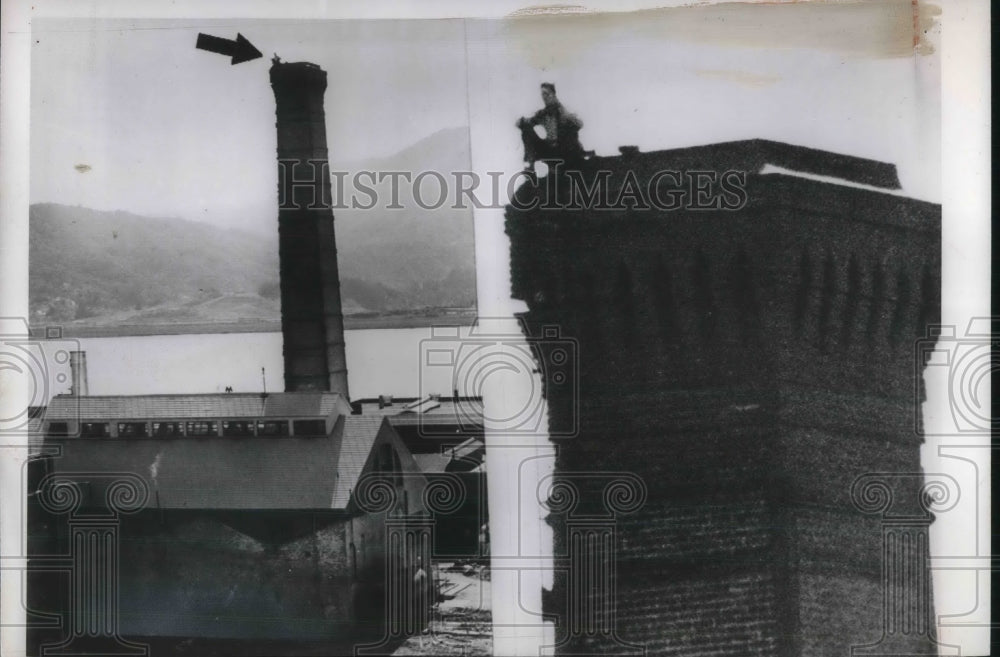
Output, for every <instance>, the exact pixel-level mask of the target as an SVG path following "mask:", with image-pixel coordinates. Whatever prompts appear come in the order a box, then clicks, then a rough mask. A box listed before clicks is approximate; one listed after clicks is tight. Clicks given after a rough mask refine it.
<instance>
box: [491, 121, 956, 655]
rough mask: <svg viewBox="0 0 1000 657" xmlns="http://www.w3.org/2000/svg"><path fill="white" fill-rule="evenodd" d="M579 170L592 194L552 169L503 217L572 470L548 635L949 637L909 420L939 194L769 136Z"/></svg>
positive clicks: (906, 646) (725, 650)
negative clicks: (575, 359)
mask: <svg viewBox="0 0 1000 657" xmlns="http://www.w3.org/2000/svg"><path fill="white" fill-rule="evenodd" d="M768 164H772V165H774V166H775V167H780V168H781V169H782V170H783V171H784V173H780V172H779V173H777V174H768V173H765V170H766V165H768ZM580 169H581V171H580V173H581V175H582V180H583V184H584V185H586V186H587V187H588V188H590V187H592V188H596V189H597V190H598V191H596V192H595V193H594V195H593V197H592V198H591V199H590V200H589V201H588V202H587V203H584V202H583V201H582V200H579V196H578V200H577V201H576V202H575V203H572V202H569V199H570V198H572V197H571V196H570V192H569V191H568V187H569V185H568V181H567V180H565V179H563V180H561V181H560V179H559V178H558V176H556V175H554V174H552V173H550V174H549V175H548V176H546V177H545V178H540V179H539V180H538V181H537V182H538V184H537V185H534V184H530V183H525V184H524V185H523V186H522V187H521V188H520V189H519V190H518V191H517V194H516V196H515V197H514V198H512V200H511V201H512V204H511V206H509V207H508V208H507V226H506V228H507V234H508V235H509V236H510V240H511V281H512V288H513V290H512V291H513V296H514V297H516V298H519V299H523V300H524V301H525V302H526V303H527V305H528V309H529V310H528V312H527V313H526V314H525V315H524V319H525V328H526V331H528V332H529V335H530V336H531V337H532V338H535V345H536V346H537V347H538V352H537V355H538V358H539V360H540V364H541V365H543V367H540V370H541V371H542V376H543V382H544V385H545V388H544V392H545V396H546V400H547V402H548V407H549V408H548V418H549V427H550V435H551V436H552V441H553V442H554V443H555V444H556V445H557V446H558V451H557V452H556V457H555V468H554V469H555V472H554V478H555V480H556V481H560V480H562V481H563V482H564V483H563V484H562V486H563V487H562V488H559V489H557V488H556V487H553V489H552V490H553V491H557V490H558V494H557V493H556V492H553V494H552V496H551V497H550V500H549V502H550V509H551V512H552V513H551V515H550V516H549V519H548V520H549V523H550V524H551V525H552V526H553V534H554V540H555V545H554V554H555V555H556V557H557V558H558V559H561V560H562V563H564V564H566V568H563V569H560V570H557V572H556V574H555V576H554V578H553V587H552V589H551V591H550V592H548V593H547V594H546V595H544V596H543V610H544V611H545V612H546V613H551V614H553V615H554V617H555V618H556V619H558V620H557V621H556V645H555V653H556V654H574V655H582V654H601V655H604V654H639V653H641V652H642V651H643V650H645V654H647V655H684V656H690V655H713V656H716V657H719V656H723V655H731V656H733V657H746V656H748V655H757V656H761V657H763V656H765V655H766V656H772V655H783V656H791V655H852V654H856V655H861V654H867V655H871V654H879V655H889V654H892V655H902V654H906V655H916V654H937V650H938V647H939V646H938V644H937V641H936V637H935V632H934V624H933V617H934V616H933V608H932V603H933V600H932V596H931V582H930V572H929V570H928V568H927V563H928V562H927V545H928V543H927V539H928V527H929V525H930V523H931V521H932V520H933V513H932V511H933V508H932V505H928V504H927V500H928V499H929V498H926V497H923V495H924V494H925V490H924V475H923V474H922V473H921V464H920V449H921V443H922V442H923V441H922V437H921V436H920V435H919V434H918V433H917V432H916V431H915V428H916V427H915V426H914V422H915V418H919V417H920V413H919V411H920V403H921V401H922V391H920V390H919V389H918V386H919V385H920V384H921V381H922V379H921V376H920V373H921V368H922V366H923V363H921V362H918V361H916V360H915V344H916V342H917V340H918V339H920V338H923V337H925V336H926V335H927V333H926V331H927V327H928V325H931V324H934V323H936V322H937V321H938V317H939V308H940V303H941V298H940V284H941V207H940V206H939V205H934V204H931V203H925V202H923V201H918V200H914V199H910V198H905V197H903V196H900V195H898V194H889V193H882V192H879V191H875V190H874V189H872V188H873V187H875V186H878V187H881V188H882V189H884V190H886V191H889V190H894V189H898V188H899V181H898V178H897V175H896V171H895V167H894V166H893V165H891V164H887V163H882V162H873V161H870V160H862V159H859V158H853V157H849V156H846V155H840V154H836V153H826V152H821V151H815V150H811V149H806V148H800V147H794V146H790V145H787V144H779V143H775V142H765V141H758V140H753V141H746V142H732V143H727V144H715V145H710V146H701V147H694V148H688V149H679V150H674V151H661V152H654V153H641V152H630V151H627V152H626V154H625V155H624V156H615V157H595V158H591V159H590V160H587V161H586V162H584V163H583V164H582V165H581V166H580ZM608 172H610V175H607V174H608ZM663 172H667V173H668V174H670V175H667V176H664V175H663ZM673 172H680V174H679V175H675V174H674V173H673ZM732 172H742V173H740V174H739V175H737V176H736V177H734V178H732V179H727V178H726V177H725V176H726V175H729V174H731V173H732ZM800 172H802V173H810V174H819V175H824V176H828V177H830V178H839V179H841V180H845V181H850V182H851V183H855V182H856V183H862V184H864V185H867V186H868V188H862V187H861V186H860V185H854V186H852V185H851V184H847V183H845V184H833V183H830V182H821V181H818V180H814V179H810V178H809V177H807V176H803V175H798V174H799V173H800ZM602 175H603V176H604V177H603V178H602V177H601V176H602ZM658 176H659V178H658ZM685 176H690V177H691V178H690V179H687V178H685ZM602 180H603V181H604V183H603V185H604V186H603V192H601V189H602V188H601V186H600V185H601V181H602ZM657 180H660V181H661V184H659V185H658V186H657V185H654V184H653V183H651V182H650V181H657ZM727 181H728V183H736V184H733V185H730V186H729V187H728V189H727V188H726V186H725V185H726V184H727ZM713 183H714V186H713ZM720 183H722V186H720ZM578 189H579V188H578ZM636 190H641V192H642V194H643V195H648V196H652V195H654V194H656V195H658V197H659V204H660V206H663V207H666V204H667V203H670V202H672V201H675V200H677V199H680V200H681V202H679V203H676V204H675V205H674V206H672V209H658V208H657V207H656V206H655V205H653V204H652V202H651V200H650V199H638V193H637V191H636ZM741 190H742V191H741ZM719 192H721V193H722V194H723V196H721V197H718V196H716V194H718V193H719ZM621 198H625V199H626V201H625V202H624V203H622V202H620V201H617V199H621ZM637 199H638V200H640V201H643V203H645V204H646V207H640V204H639V203H638V202H637ZM552 201H555V202H552ZM553 327H558V329H559V335H558V336H557V337H556V338H555V339H550V338H547V337H546V333H547V332H551V330H552V328H553ZM570 340H573V341H575V344H576V348H577V351H578V354H579V363H578V366H579V381H578V384H579V385H578V386H577V385H572V384H571V382H570V381H568V380H567V379H566V378H565V377H563V378H559V377H557V376H555V374H559V373H560V372H561V371H562V370H561V369H560V367H559V365H558V363H560V362H564V361H565V360H566V359H565V356H562V357H561V358H557V357H558V356H560V350H563V351H565V346H564V345H565V344H567V342H568V341H570ZM549 372H553V375H550V374H549ZM572 427H578V429H579V431H578V433H577V435H568V434H569V433H570V432H569V431H568V429H570V428H572ZM560 433H562V434H563V435H560ZM928 476H931V475H928ZM637 482H641V485H639V484H638V483H637ZM569 490H571V491H572V494H570V493H569V492H567V491H569ZM626 493H628V494H626Z"/></svg>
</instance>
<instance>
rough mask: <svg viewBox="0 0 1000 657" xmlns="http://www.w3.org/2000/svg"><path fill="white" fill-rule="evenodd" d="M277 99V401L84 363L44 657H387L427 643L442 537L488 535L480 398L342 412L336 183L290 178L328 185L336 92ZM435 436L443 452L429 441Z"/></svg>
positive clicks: (62, 458)
mask: <svg viewBox="0 0 1000 657" xmlns="http://www.w3.org/2000/svg"><path fill="white" fill-rule="evenodd" d="M271 83H272V87H273V89H274V94H275V99H276V114H277V124H276V125H277V133H278V140H277V145H278V164H279V167H278V196H279V216H278V229H279V261H280V270H281V306H282V339H283V354H284V362H285V370H284V372H285V390H284V391H283V392H272V393H267V392H260V393H256V392H254V393H232V392H227V393H221V394H176V395H142V396H132V395H115V396H91V395H88V394H87V389H86V388H87V385H86V382H87V376H86V359H85V357H84V355H83V354H81V353H76V354H74V356H73V362H72V366H73V390H72V394H69V395H58V396H56V397H54V398H53V399H52V400H51V402H50V403H49V404H48V407H47V408H45V409H39V412H38V416H39V419H38V420H37V421H36V422H35V426H36V427H37V430H38V431H39V433H40V435H41V436H42V437H43V441H42V442H41V445H39V446H38V448H37V449H36V450H35V455H34V458H33V460H32V461H31V464H30V466H29V472H28V473H27V482H28V494H29V500H30V502H29V518H28V525H29V532H28V533H29V555H30V558H31V568H30V570H31V573H30V575H29V603H30V606H31V608H32V610H33V611H32V613H33V614H35V617H33V623H32V625H31V628H30V630H29V635H30V636H29V642H30V644H31V645H32V647H33V650H38V651H39V652H40V654H56V653H60V654H61V653H66V652H67V651H68V652H73V651H84V652H90V651H97V652H99V653H100V654H105V655H110V654H144V653H145V652H146V651H147V650H148V645H156V646H160V645H170V646H172V649H177V648H178V647H179V646H180V647H181V648H183V647H184V646H187V648H186V649H187V650H188V651H190V650H194V651H195V652H198V651H201V650H206V651H211V650H217V649H221V650H223V652H225V651H235V652H239V653H241V654H246V653H247V652H248V651H249V652H256V653H259V654H276V653H285V654H287V653H289V652H291V653H295V652H296V651H297V650H300V649H302V648H303V646H308V645H315V646H321V647H324V649H326V650H330V649H331V647H333V649H335V650H338V651H339V650H351V649H352V648H353V647H354V646H356V645H359V644H367V645H369V646H370V647H371V648H372V649H373V650H374V651H375V652H379V651H385V650H388V649H390V648H391V647H392V645H393V644H394V642H398V641H400V640H401V639H403V638H405V637H406V636H408V635H412V634H414V633H419V632H421V631H422V630H423V629H424V627H425V625H426V623H427V620H428V605H429V602H430V599H429V596H430V594H431V593H430V590H429V588H428V587H430V586H432V583H431V582H430V581H429V580H428V579H426V577H425V579H424V580H420V579H419V578H415V573H417V572H418V571H419V570H420V569H422V568H425V569H429V568H430V566H431V562H432V559H434V558H435V557H436V556H437V555H436V554H435V549H434V548H435V544H436V541H437V540H438V539H437V538H436V537H437V536H438V535H439V534H440V531H439V528H438V527H437V524H438V520H439V518H444V517H445V516H451V515H452V514H453V512H455V511H458V513H457V514H456V515H455V516H454V517H449V518H448V519H447V520H442V522H444V523H451V524H450V525H448V526H447V531H448V536H449V537H451V536H458V537H467V536H469V535H472V536H476V535H477V532H478V530H479V527H480V526H481V524H482V523H483V522H484V521H485V516H484V515H482V514H484V513H485V497H483V498H480V492H481V491H484V490H485V477H484V470H483V467H482V465H483V458H484V450H483V436H482V420H481V400H480V399H470V398H461V399H460V398H457V397H456V398H454V399H448V398H444V399H442V398H437V397H434V398H432V397H428V398H425V399H414V400H407V403H404V402H402V401H400V402H397V403H396V404H395V405H393V404H392V402H391V400H390V401H389V402H388V403H386V400H387V399H389V398H383V399H382V400H381V401H380V402H368V401H366V400H354V401H352V400H351V399H350V397H349V394H348V388H347V368H346V362H347V361H346V354H345V349H344V328H343V316H342V310H341V304H340V283H339V275H338V268H337V252H336V242H335V238H334V230H333V214H332V211H331V209H330V208H329V207H328V206H323V205H316V204H313V203H312V200H305V197H306V196H309V195H310V194H313V193H315V194H316V196H310V199H318V198H321V196H320V194H323V193H324V190H323V189H320V188H321V187H322V186H323V185H326V186H328V185H329V179H328V178H323V177H314V178H312V179H310V181H308V182H306V183H301V182H300V175H299V174H295V175H293V176H285V175H283V172H284V171H286V170H287V171H288V172H289V173H290V174H291V173H293V172H294V171H295V170H297V169H300V168H304V167H307V166H312V165H313V164H317V165H319V166H318V168H319V170H320V171H324V172H325V168H324V167H325V164H326V159H327V150H326V135H325V115H324V110H323V93H324V91H325V88H326V73H325V72H324V71H322V69H320V68H319V67H317V66H315V65H313V64H309V63H291V64H288V63H281V62H279V61H277V60H276V61H275V62H274V64H273V66H272V68H271ZM326 191H328V190H326ZM300 195H305V196H300ZM325 198H329V197H328V195H327V196H326V197H325ZM299 200H301V201H302V203H301V204H299V203H298V202H297V201H299ZM389 383H390V382H387V385H388V384H389ZM459 410H461V417H459V413H458V411H459ZM476 413H478V414H479V420H478V421H476V422H473V423H472V426H471V429H470V424H469V422H468V419H469V418H470V417H475V414H476ZM470 414H472V415H470ZM406 415H411V416H412V415H421V416H422V417H424V418H425V419H424V420H422V421H421V423H416V424H414V423H413V422H408V421H407V420H406V419H405V418H404V417H403V416H406ZM423 422H429V423H430V424H431V425H433V426H435V427H437V428H438V429H441V430H442V432H439V433H437V434H435V438H434V439H433V440H426V441H424V440H422V439H421V433H420V432H419V431H418V432H416V433H414V431H413V427H415V426H417V427H419V426H420V425H421V424H422V423H423ZM403 427H406V428H403ZM448 450H450V451H448ZM417 459H421V460H422V461H423V462H422V463H421V462H418V460H417ZM435 488H436V489H437V490H438V491H439V492H440V491H442V490H444V492H445V494H442V495H435V494H434V493H433V491H434V489H435ZM445 489H447V490H445ZM439 500H444V502H440V503H438V501H439ZM448 504H452V506H448ZM453 507H454V508H453ZM456 518H458V520H456ZM463 518H464V520H463ZM463 523H465V524H468V525H469V526H468V527H466V528H464V529H463ZM441 546H442V549H444V550H445V553H447V554H451V555H452V556H454V555H456V554H462V555H465V556H466V557H473V556H476V555H478V551H479V548H480V546H479V544H478V543H475V542H474V541H473V542H472V543H470V542H469V541H468V540H466V541H464V542H463V540H461V538H459V539H456V540H452V539H451V538H449V539H447V540H444V541H443V542H442V543H441ZM421 581H422V582H424V583H423V584H420V582H421ZM38 619H42V620H41V621H39V622H34V621H37V620H38ZM192 642H194V643H193V645H194V646H195V647H194V648H192V647H191V645H192ZM206 642H207V643H206ZM147 644H148V645H147ZM220 646H221V648H220ZM324 654H326V653H324Z"/></svg>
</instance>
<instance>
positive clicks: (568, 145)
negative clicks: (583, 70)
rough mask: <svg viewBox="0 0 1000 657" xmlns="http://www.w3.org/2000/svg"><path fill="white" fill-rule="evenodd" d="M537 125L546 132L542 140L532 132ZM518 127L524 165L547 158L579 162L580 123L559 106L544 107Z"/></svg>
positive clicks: (521, 122)
mask: <svg viewBox="0 0 1000 657" xmlns="http://www.w3.org/2000/svg"><path fill="white" fill-rule="evenodd" d="M536 125H541V126H543V127H544V128H545V138H544V139H543V138H542V137H539V136H538V134H537V133H536V132H535V130H534V127H535V126H536ZM518 127H519V128H520V129H521V141H522V142H523V143H524V161H525V162H528V163H532V162H535V161H536V160H544V159H549V158H553V159H563V160H578V159H580V158H582V157H583V146H582V145H581V144H580V128H582V127H583V122H582V121H580V119H578V118H577V117H576V115H574V114H571V113H570V112H567V111H566V109H565V108H564V107H563V106H562V103H558V102H557V103H554V104H553V105H550V106H547V107H543V108H542V109H540V110H538V111H537V112H535V115H534V116H532V117H531V118H530V119H522V120H521V121H519V123H518Z"/></svg>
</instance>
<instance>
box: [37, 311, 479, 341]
mask: <svg viewBox="0 0 1000 657" xmlns="http://www.w3.org/2000/svg"><path fill="white" fill-rule="evenodd" d="M475 318H476V311H475V309H468V310H463V311H456V312H454V313H439V314H435V315H401V316H393V315H383V316H371V317H368V316H357V315H353V316H352V315H348V316H346V317H344V330H345V331H357V330H365V329H401V328H423V327H430V326H465V325H469V324H471V323H472V322H473V321H474V320H475ZM54 328H55V329H59V331H60V333H59V335H58V336H56V335H53V334H52V333H50V332H49V331H50V329H54ZM30 332H31V336H32V337H35V338H44V337H46V336H48V337H52V338H57V337H63V338H124V337H144V336H152V335H203V334H215V333H280V332H281V320H278V319H275V320H262V319H247V320H237V321H232V322H178V323H170V324H112V325H107V326H98V325H78V326H74V325H67V326H61V327H52V326H48V327H46V326H32V327H31V329H30Z"/></svg>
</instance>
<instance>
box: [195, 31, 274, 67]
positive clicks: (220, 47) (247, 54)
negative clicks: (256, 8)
mask: <svg viewBox="0 0 1000 657" xmlns="http://www.w3.org/2000/svg"><path fill="white" fill-rule="evenodd" d="M196 47H197V48H198V49H199V50H207V51H209V52H216V53H219V54H220V55H226V56H230V55H232V58H233V61H232V63H233V64H239V63H241V62H249V61H250V60H251V59H257V58H258V57H262V55H261V54H260V51H259V50H257V49H256V48H254V47H253V44H252V43H250V42H249V41H247V40H246V38H244V36H243V35H242V34H240V33H239V32H237V33H236V41H233V40H232V39H223V38H222V37H217V36H212V35H211V34H201V33H199V34H198V43H197V44H196Z"/></svg>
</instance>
